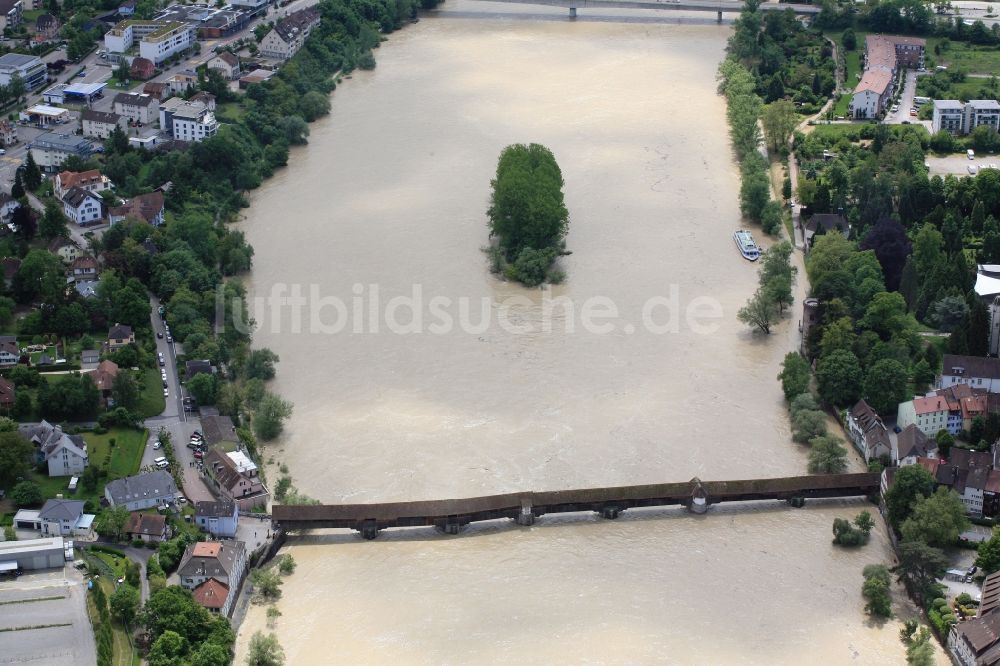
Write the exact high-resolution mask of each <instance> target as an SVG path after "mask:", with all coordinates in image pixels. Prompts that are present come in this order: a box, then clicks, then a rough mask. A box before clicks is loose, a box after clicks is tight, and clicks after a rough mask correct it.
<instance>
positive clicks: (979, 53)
mask: <svg viewBox="0 0 1000 666" xmlns="http://www.w3.org/2000/svg"><path fill="white" fill-rule="evenodd" d="M935 49H937V51H940V52H939V53H938V52H937V51H935ZM927 50H928V52H930V53H933V54H934V55H933V58H934V61H935V62H936V63H937V64H938V65H946V66H947V67H948V68H949V69H964V70H965V71H966V72H968V73H969V74H995V73H996V72H997V71H1000V49H997V48H996V47H995V46H978V45H976V44H968V43H966V42H953V41H951V40H950V39H947V38H943V37H932V38H930V39H928V40H927Z"/></svg>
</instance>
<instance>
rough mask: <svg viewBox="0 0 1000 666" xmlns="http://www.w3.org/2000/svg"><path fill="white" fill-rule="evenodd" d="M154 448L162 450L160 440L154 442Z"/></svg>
mask: <svg viewBox="0 0 1000 666" xmlns="http://www.w3.org/2000/svg"><path fill="white" fill-rule="evenodd" d="M153 448H154V449H158V448H160V440H156V441H155V442H153Z"/></svg>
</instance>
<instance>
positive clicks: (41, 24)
mask: <svg viewBox="0 0 1000 666" xmlns="http://www.w3.org/2000/svg"><path fill="white" fill-rule="evenodd" d="M61 27H62V24H61V23H59V19H57V18H56V17H55V16H53V15H52V14H41V15H40V16H39V17H38V18H37V19H35V34H38V35H41V36H42V37H43V38H45V39H54V38H55V37H57V36H58V35H59V28H61Z"/></svg>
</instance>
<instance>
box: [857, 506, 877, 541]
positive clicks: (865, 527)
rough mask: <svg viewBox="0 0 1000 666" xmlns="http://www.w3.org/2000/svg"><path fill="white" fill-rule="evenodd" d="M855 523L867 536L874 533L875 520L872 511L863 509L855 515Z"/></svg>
mask: <svg viewBox="0 0 1000 666" xmlns="http://www.w3.org/2000/svg"><path fill="white" fill-rule="evenodd" d="M854 525H855V527H857V528H858V529H859V530H861V533H862V534H864V535H865V537H866V538H867V537H868V536H869V535H870V534H871V533H872V529H874V527H875V520H874V519H873V518H872V514H871V513H869V512H867V511H862V512H861V513H859V514H858V515H857V516H855V517H854Z"/></svg>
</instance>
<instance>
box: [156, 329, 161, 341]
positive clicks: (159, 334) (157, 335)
mask: <svg viewBox="0 0 1000 666" xmlns="http://www.w3.org/2000/svg"><path fill="white" fill-rule="evenodd" d="M156 337H157V338H159V339H160V340H162V339H163V333H161V332H160V331H157V332H156Z"/></svg>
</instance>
